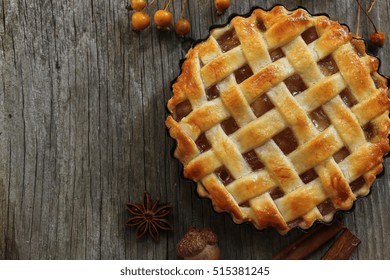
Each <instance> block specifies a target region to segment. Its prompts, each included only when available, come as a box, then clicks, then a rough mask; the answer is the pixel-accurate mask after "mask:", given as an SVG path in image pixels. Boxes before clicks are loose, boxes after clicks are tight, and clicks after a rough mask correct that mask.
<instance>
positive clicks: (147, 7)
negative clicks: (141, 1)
mask: <svg viewBox="0 0 390 280" xmlns="http://www.w3.org/2000/svg"><path fill="white" fill-rule="evenodd" d="M154 2H156V0H152V1H150V3H149V5H147V6H146V7H145V9H146V10H147V9H149V7H150V6H152V5H153V3H154Z"/></svg>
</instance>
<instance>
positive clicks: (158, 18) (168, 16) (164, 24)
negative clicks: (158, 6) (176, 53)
mask: <svg viewBox="0 0 390 280" xmlns="http://www.w3.org/2000/svg"><path fill="white" fill-rule="evenodd" d="M172 18H173V16H172V13H171V12H169V11H166V10H158V11H156V13H155V14H154V22H155V23H156V25H157V28H159V29H169V27H170V26H171V25H172Z"/></svg>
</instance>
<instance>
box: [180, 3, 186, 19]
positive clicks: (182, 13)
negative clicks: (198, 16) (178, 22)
mask: <svg viewBox="0 0 390 280" xmlns="http://www.w3.org/2000/svg"><path fill="white" fill-rule="evenodd" d="M186 6H187V0H183V5H182V6H181V18H184V12H185V10H186Z"/></svg>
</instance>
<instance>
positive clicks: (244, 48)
mask: <svg viewBox="0 0 390 280" xmlns="http://www.w3.org/2000/svg"><path fill="white" fill-rule="evenodd" d="M310 30H314V32H316V34H314V33H313V34H309V33H310V32H309V31H310ZM306 31H307V32H306ZM311 32H313V31H311ZM304 33H308V34H309V35H305V36H306V37H305V38H304V35H303V34H304ZM226 34H228V35H229V36H226ZM224 36H225V37H231V38H233V37H234V38H235V39H234V38H233V39H230V40H232V42H229V43H231V45H229V44H228V45H227V46H222V44H223V40H226V38H225V39H223V38H224ZM307 36H308V37H307ZM234 40H235V41H234ZM274 51H275V52H276V53H278V54H279V56H278V57H272V56H271V52H274ZM320 64H321V65H320ZM323 67H325V68H326V69H327V71H328V72H324V70H323ZM378 67H379V61H378V59H377V58H375V57H372V56H369V55H367V54H366V52H365V45H364V42H363V41H362V40H357V39H353V38H352V35H351V33H350V32H349V31H348V28H347V27H346V26H343V25H340V24H339V23H338V22H336V21H332V20H330V19H329V18H327V17H325V16H311V15H310V14H309V13H307V12H306V11H305V10H302V9H297V10H294V11H288V10H286V9H285V8H284V7H282V6H276V7H275V8H273V9H272V10H270V11H264V10H261V9H256V10H254V11H253V13H252V14H251V15H250V16H249V17H247V18H244V17H235V18H233V19H232V21H231V22H230V24H229V25H227V26H225V27H221V28H216V29H213V30H212V31H211V33H210V36H209V38H208V39H207V40H206V41H204V42H201V43H199V44H197V45H196V46H194V47H193V48H192V49H191V50H190V51H189V52H188V54H187V56H186V60H185V61H184V63H183V65H182V73H181V74H180V76H179V77H178V79H177V80H176V82H175V83H174V85H173V97H172V98H171V99H170V100H169V102H168V109H169V111H170V112H171V113H172V114H173V116H174V117H172V116H169V117H168V118H167V120H166V125H167V127H168V128H169V132H170V135H171V136H172V138H174V139H175V140H176V141H177V147H176V150H175V157H176V158H178V159H179V160H180V161H181V162H182V163H183V164H184V175H185V176H186V177H187V178H190V179H192V180H194V181H195V182H197V183H198V192H199V194H200V195H201V196H205V197H209V198H210V199H212V201H213V205H214V208H215V209H216V210H217V211H226V212H230V213H231V214H232V216H233V219H234V221H235V222H237V223H241V222H243V221H251V222H252V223H253V224H254V225H255V226H256V227H257V228H259V229H262V228H266V227H274V228H276V229H277V230H278V231H279V232H280V233H283V234H284V233H286V232H288V231H289V230H290V229H291V226H296V224H297V223H298V224H299V225H298V226H299V227H301V228H308V227H310V226H311V225H312V224H313V223H314V221H316V220H324V221H327V222H328V221H330V220H331V219H332V217H333V214H334V212H335V211H337V210H348V209H350V208H351V207H352V205H353V202H354V201H355V200H356V198H357V197H358V196H364V195H367V194H368V192H369V190H370V187H371V185H372V183H373V182H374V180H375V177H376V175H377V174H379V173H380V172H381V171H382V169H383V165H382V163H383V156H384V155H385V154H387V153H388V152H389V151H390V146H389V141H388V138H387V137H388V135H389V130H390V120H389V110H390V100H389V98H388V94H389V93H388V88H387V79H385V78H384V77H383V76H381V75H380V74H379V73H378V72H377V71H378ZM326 69H325V70H326ZM248 71H249V74H248ZM238 72H239V73H241V74H242V75H244V76H245V75H246V76H245V77H244V78H243V80H240V79H238V78H237V75H238V74H237V73H238ZM297 77H298V78H299V79H301V81H299V79H298V80H297ZM294 79H295V83H298V86H297V88H295V87H294V86H291V85H289V83H290V82H289V80H294ZM297 81H298V82H297ZM299 83H300V84H301V85H299ZM260 99H261V100H263V101H262V102H265V103H264V104H263V105H261V106H263V107H261V106H260V107H261V108H263V109H264V111H262V112H258V111H256V109H254V108H253V107H251V106H252V104H253V103H254V102H255V101H256V100H260ZM185 101H188V102H189V103H190V104H191V107H192V109H191V112H186V114H185V116H182V117H180V118H178V117H177V116H176V115H177V114H176V113H175V110H176V107H177V106H178V105H180V104H181V103H182V102H185ZM267 102H268V103H267ZM263 109H262V110H263ZM187 113H188V114H187ZM175 118H176V119H175ZM232 120H233V121H232ZM225 123H230V124H229V125H230V126H232V127H233V128H231V129H232V131H229V130H226V128H225V125H226V124H225ZM232 123H233V124H232ZM234 126H236V128H234ZM286 130H290V131H291V132H290V133H287V134H288V135H290V136H288V137H293V138H295V139H290V140H288V141H287V142H288V143H292V142H294V141H295V142H296V144H297V147H293V148H292V150H288V146H289V144H288V143H287V144H283V142H282V143H279V142H278V141H280V140H277V139H279V138H277V136H278V135H284V134H285V133H286ZM201 135H203V136H202V137H203V138H205V139H207V143H198V141H200V140H199V139H200V138H199V137H200V136H201ZM291 135H292V136H291ZM278 137H279V136H278ZM285 137H287V136H285ZM202 141H204V140H202ZM202 145H203V146H202ZM291 145H292V144H291ZM284 146H285V147H284ZM283 147H284V148H283ZM286 147H287V148H286ZM203 149H205V150H203ZM284 149H287V150H288V151H287V150H284ZM340 151H344V152H343V157H340V156H336V154H337V153H340ZM336 158H337V160H336ZM329 201H330V202H331V203H332V205H333V207H334V211H333V212H332V213H327V214H324V215H322V214H321V211H320V208H321V207H319V205H321V204H322V203H324V202H327V203H329ZM289 223H290V224H289Z"/></svg>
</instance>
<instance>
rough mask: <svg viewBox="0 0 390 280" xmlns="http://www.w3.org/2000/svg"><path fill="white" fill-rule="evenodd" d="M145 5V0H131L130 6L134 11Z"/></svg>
mask: <svg viewBox="0 0 390 280" xmlns="http://www.w3.org/2000/svg"><path fill="white" fill-rule="evenodd" d="M145 6H146V1H145V0H132V1H131V3H130V7H131V8H132V9H133V10H135V11H141V10H142V9H143V8H145Z"/></svg>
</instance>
